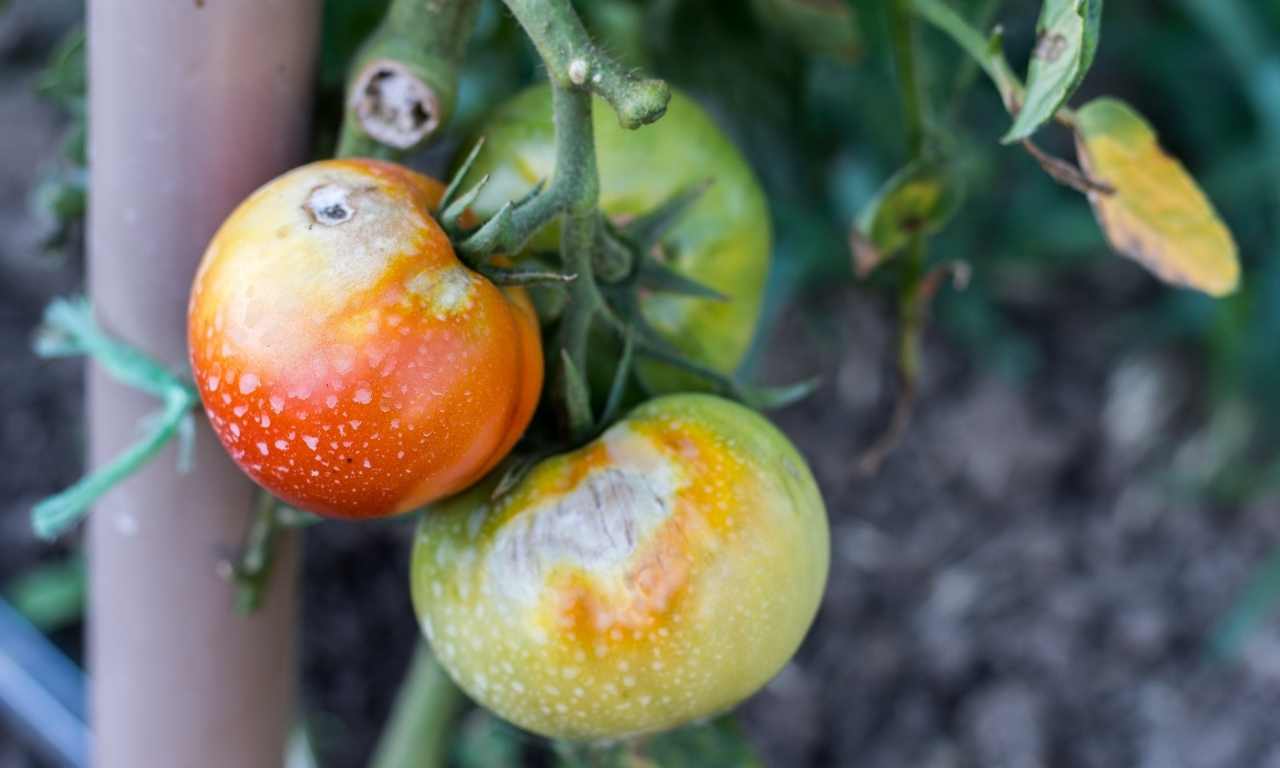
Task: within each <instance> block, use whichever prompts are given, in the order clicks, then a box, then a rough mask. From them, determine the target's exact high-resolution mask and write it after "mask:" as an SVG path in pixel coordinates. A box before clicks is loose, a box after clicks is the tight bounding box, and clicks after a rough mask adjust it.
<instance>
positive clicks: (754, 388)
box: [734, 377, 822, 411]
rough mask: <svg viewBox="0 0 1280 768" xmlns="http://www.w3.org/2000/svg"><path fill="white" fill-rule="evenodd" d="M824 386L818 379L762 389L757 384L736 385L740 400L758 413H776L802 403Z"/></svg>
mask: <svg viewBox="0 0 1280 768" xmlns="http://www.w3.org/2000/svg"><path fill="white" fill-rule="evenodd" d="M821 384H822V380H821V379H818V378H816V377H815V378H812V379H805V380H804V381H798V382H796V383H795V384H784V385H782V386H778V387H762V386H759V385H755V384H743V383H741V382H739V383H737V384H735V387H734V388H735V389H736V390H737V396H738V399H739V400H741V401H742V402H743V404H745V405H748V406H750V407H752V408H755V409H756V410H757V411H776V410H778V409H779V408H786V407H787V406H789V405H794V404H795V403H798V402H800V401H801V400H803V399H805V398H806V397H808V396H809V395H811V394H813V393H814V392H815V391H816V390H817V389H818V387H819V386H820V385H821Z"/></svg>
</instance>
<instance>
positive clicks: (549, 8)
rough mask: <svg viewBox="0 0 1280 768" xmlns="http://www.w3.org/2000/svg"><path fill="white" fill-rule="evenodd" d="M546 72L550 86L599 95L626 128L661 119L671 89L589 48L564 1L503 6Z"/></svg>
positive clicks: (512, 1) (524, 0)
mask: <svg viewBox="0 0 1280 768" xmlns="http://www.w3.org/2000/svg"><path fill="white" fill-rule="evenodd" d="M505 1H506V4H507V7H508V8H509V9H511V13H512V14H513V15H514V16H515V17H516V20H517V21H519V22H520V26H521V27H523V28H524V30H525V32H526V33H527V34H528V35H529V38H530V39H531V40H532V41H533V45H534V47H535V48H537V50H538V55H539V56H541V57H542V61H543V63H544V64H545V65H546V67H547V75H548V77H549V78H550V79H551V83H552V84H553V85H555V86H557V87H560V88H565V89H569V88H579V89H585V90H589V91H592V92H594V93H597V94H599V95H600V96H601V97H603V98H604V100H605V101H607V102H609V104H610V106H612V107H613V109H614V111H615V112H617V114H618V122H619V123H621V124H622V126H623V127H624V128H638V127H640V126H642V125H646V124H648V123H652V122H653V121H655V120H657V119H658V118H660V117H662V115H663V113H664V112H666V110H667V102H668V101H669V100H670V99H671V89H670V88H669V87H668V86H667V84H666V83H664V82H663V81H661V80H655V79H652V78H644V77H639V76H637V75H636V74H635V73H634V72H633V71H632V70H630V69H628V68H627V67H624V66H622V64H620V63H619V62H617V61H615V60H614V59H613V58H612V57H610V56H608V55H606V54H605V53H604V52H603V51H601V50H600V49H599V48H597V47H596V46H595V44H594V43H592V42H591V38H589V37H588V36H587V30H586V29H585V28H584V27H583V26H582V21H581V20H580V19H579V18H578V15H577V13H575V12H574V10H573V5H572V4H571V3H569V2H568V0H505Z"/></svg>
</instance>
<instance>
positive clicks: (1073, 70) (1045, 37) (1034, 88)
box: [1001, 0, 1102, 144]
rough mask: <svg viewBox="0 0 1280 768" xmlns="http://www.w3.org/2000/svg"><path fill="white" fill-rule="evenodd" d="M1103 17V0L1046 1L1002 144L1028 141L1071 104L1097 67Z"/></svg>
mask: <svg viewBox="0 0 1280 768" xmlns="http://www.w3.org/2000/svg"><path fill="white" fill-rule="evenodd" d="M1101 17H1102V0H1045V3H1044V6H1043V7H1042V8H1041V10H1040V21H1039V22H1038V23H1037V24H1036V37H1037V41H1036V47H1035V50H1034V51H1033V52H1032V54H1031V63H1030V65H1029V66H1028V67H1027V90H1026V93H1025V94H1024V96H1023V99H1022V104H1021V106H1020V107H1019V109H1018V115H1017V117H1015V118H1014V121H1013V127H1012V128H1010V129H1009V132H1008V133H1006V134H1005V136H1004V138H1003V139H1001V141H1003V142H1004V143H1005V144H1012V143H1015V142H1018V141H1021V140H1023V139H1025V138H1027V137H1028V136H1030V135H1031V134H1033V133H1035V132H1036V130H1037V129H1038V128H1040V126H1042V125H1044V124H1045V123H1047V122H1048V121H1050V120H1052V119H1053V116H1054V114H1055V113H1056V112H1057V111H1058V110H1059V109H1060V108H1061V107H1062V106H1063V105H1064V104H1066V103H1067V100H1068V99H1070V98H1071V95H1072V94H1073V93H1075V91H1076V88H1078V87H1079V86H1080V81H1081V80H1083V79H1084V76H1085V73H1086V72H1088V70H1089V66H1090V65H1091V64H1093V58H1094V55H1095V54H1096V53H1097V49H1098V36H1099V34H1100V31H1101Z"/></svg>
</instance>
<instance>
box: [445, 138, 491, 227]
mask: <svg viewBox="0 0 1280 768" xmlns="http://www.w3.org/2000/svg"><path fill="white" fill-rule="evenodd" d="M482 149H484V137H483V136H481V137H480V138H479V139H478V140H476V143H475V144H473V145H472V146H471V151H470V152H468V153H467V158H466V159H465V160H463V161H462V165H460V166H458V170H456V171H454V173H453V178H451V179H449V186H447V187H445V188H444V194H442V195H441V196H440V204H439V205H438V206H436V210H439V211H444V210H447V209H448V208H449V204H450V203H452V202H453V199H454V197H456V196H457V194H458V191H459V190H461V189H462V180H463V179H465V178H467V174H468V173H470V172H471V166H472V165H474V164H475V162H476V158H477V157H479V156H480V150H482ZM488 180H489V176H488V175H485V177H484V178H482V179H481V180H480V181H479V183H477V184H476V185H475V187H473V188H472V189H478V188H479V187H481V186H483V185H484V183H485V182H486V181H488Z"/></svg>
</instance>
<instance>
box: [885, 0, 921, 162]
mask: <svg viewBox="0 0 1280 768" xmlns="http://www.w3.org/2000/svg"><path fill="white" fill-rule="evenodd" d="M891 2H892V3H893V7H892V9H891V11H890V13H889V28H890V29H889V32H890V36H891V38H892V41H893V63H894V70H895V72H896V73H897V77H898V92H899V94H900V95H901V98H902V116H903V122H904V123H905V126H906V131H907V150H908V152H909V153H910V155H911V158H912V159H913V160H915V159H919V158H920V156H921V155H922V154H923V153H924V145H925V114H924V110H925V103H924V94H923V92H922V91H921V89H920V77H919V70H918V66H917V62H916V48H917V46H916V41H915V24H914V23H913V19H912V16H911V0H891Z"/></svg>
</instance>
